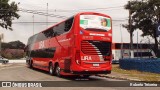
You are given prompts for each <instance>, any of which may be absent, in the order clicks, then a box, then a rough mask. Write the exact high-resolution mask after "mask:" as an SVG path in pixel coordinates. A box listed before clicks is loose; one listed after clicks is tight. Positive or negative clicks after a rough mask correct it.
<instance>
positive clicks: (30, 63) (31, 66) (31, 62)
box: [29, 60, 33, 68]
mask: <svg viewBox="0 0 160 90" xmlns="http://www.w3.org/2000/svg"><path fill="white" fill-rule="evenodd" d="M29 68H33V61H32V60H30V61H29Z"/></svg>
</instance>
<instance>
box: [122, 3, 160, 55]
mask: <svg viewBox="0 0 160 90" xmlns="http://www.w3.org/2000/svg"><path fill="white" fill-rule="evenodd" d="M125 9H128V10H130V11H131V27H132V28H131V29H129V28H128V27H129V25H128V24H126V25H123V26H124V27H126V28H127V29H128V31H130V30H132V33H133V31H134V30H136V29H139V30H141V31H142V32H143V33H142V36H151V37H153V38H154V40H155V46H154V49H155V51H156V53H157V50H158V41H157V38H156V37H157V36H156V25H157V24H158V22H159V23H160V0H134V1H130V2H128V3H127V4H126V5H125Z"/></svg>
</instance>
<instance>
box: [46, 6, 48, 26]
mask: <svg viewBox="0 0 160 90" xmlns="http://www.w3.org/2000/svg"><path fill="white" fill-rule="evenodd" d="M46 27H47V28H48V3H47V15H46Z"/></svg>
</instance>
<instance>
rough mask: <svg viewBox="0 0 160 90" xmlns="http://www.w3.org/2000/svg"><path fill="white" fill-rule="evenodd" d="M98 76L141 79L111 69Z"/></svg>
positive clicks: (131, 79)
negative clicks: (109, 72)
mask: <svg viewBox="0 0 160 90" xmlns="http://www.w3.org/2000/svg"><path fill="white" fill-rule="evenodd" d="M99 76H100V77H107V78H113V79H120V80H130V81H141V80H140V79H138V78H137V77H131V76H129V75H128V74H121V73H117V72H113V71H112V72H111V74H100V75H99Z"/></svg>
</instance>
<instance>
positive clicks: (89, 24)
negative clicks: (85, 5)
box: [80, 15, 111, 32]
mask: <svg viewBox="0 0 160 90" xmlns="http://www.w3.org/2000/svg"><path fill="white" fill-rule="evenodd" d="M80 27H81V28H83V29H85V30H89V31H100V32H101V31H102V32H106V31H109V30H110V29H111V19H110V18H107V17H104V16H98V15H80Z"/></svg>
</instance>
